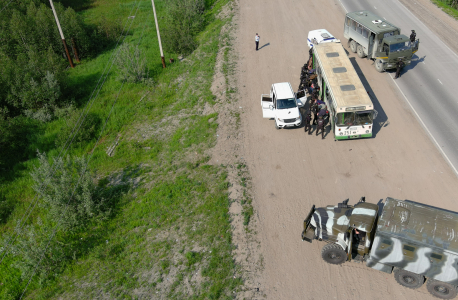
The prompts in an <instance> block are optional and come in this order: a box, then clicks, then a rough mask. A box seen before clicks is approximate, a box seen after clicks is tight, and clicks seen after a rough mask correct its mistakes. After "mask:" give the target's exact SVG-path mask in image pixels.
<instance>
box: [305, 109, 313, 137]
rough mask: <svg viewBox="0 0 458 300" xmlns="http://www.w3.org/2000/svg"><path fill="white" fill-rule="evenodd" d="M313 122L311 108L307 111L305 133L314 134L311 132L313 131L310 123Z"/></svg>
mask: <svg viewBox="0 0 458 300" xmlns="http://www.w3.org/2000/svg"><path fill="white" fill-rule="evenodd" d="M311 121H312V112H311V111H310V108H309V109H307V115H306V117H305V126H304V131H305V132H307V131H308V133H309V135H310V134H312V132H311V130H312V125H310V122H311Z"/></svg>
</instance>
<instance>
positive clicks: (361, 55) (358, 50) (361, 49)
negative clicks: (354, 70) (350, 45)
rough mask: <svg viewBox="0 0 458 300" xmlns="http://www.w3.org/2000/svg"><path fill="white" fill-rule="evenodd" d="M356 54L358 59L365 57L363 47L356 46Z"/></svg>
mask: <svg viewBox="0 0 458 300" xmlns="http://www.w3.org/2000/svg"><path fill="white" fill-rule="evenodd" d="M356 53H357V54H358V57H360V58H363V57H364V56H366V55H365V54H364V49H363V46H361V45H358V47H356Z"/></svg>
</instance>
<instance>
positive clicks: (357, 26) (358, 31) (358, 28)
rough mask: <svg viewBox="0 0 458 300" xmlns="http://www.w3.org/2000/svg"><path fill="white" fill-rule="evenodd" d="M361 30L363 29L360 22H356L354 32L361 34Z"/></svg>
mask: <svg viewBox="0 0 458 300" xmlns="http://www.w3.org/2000/svg"><path fill="white" fill-rule="evenodd" d="M362 30H363V26H361V25H360V24H356V32H357V33H359V34H361V31H362Z"/></svg>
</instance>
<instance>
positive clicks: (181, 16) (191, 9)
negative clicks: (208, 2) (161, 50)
mask: <svg viewBox="0 0 458 300" xmlns="http://www.w3.org/2000/svg"><path fill="white" fill-rule="evenodd" d="M204 12H205V1H204V0H172V1H170V2H168V5H167V13H166V26H165V28H164V39H163V43H164V47H165V48H166V49H167V50H168V51H171V52H175V53H181V54H189V53H191V52H192V51H193V50H194V49H195V48H196V47H197V42H196V40H195V37H196V35H197V34H198V33H199V32H200V31H201V30H202V28H203V25H204V20H205V19H204Z"/></svg>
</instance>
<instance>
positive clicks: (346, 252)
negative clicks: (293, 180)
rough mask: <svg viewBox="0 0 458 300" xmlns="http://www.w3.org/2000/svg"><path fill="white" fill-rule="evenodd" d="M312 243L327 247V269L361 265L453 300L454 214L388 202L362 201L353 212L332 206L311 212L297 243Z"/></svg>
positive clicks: (457, 256) (457, 252)
mask: <svg viewBox="0 0 458 300" xmlns="http://www.w3.org/2000/svg"><path fill="white" fill-rule="evenodd" d="M379 206H380V207H383V208H380V209H379ZM379 210H380V211H379ZM380 212H381V213H380ZM314 239H318V240H320V241H325V242H326V243H327V244H326V245H325V246H324V247H323V249H322V252H321V255H322V258H323V259H324V260H325V261H326V262H328V263H330V264H342V263H344V262H346V261H352V260H356V261H359V262H365V263H366V265H367V266H368V267H370V268H373V269H376V270H379V271H383V272H386V273H388V274H391V273H394V276H395V279H396V281H397V282H398V283H399V284H400V285H403V286H405V287H408V288H411V289H416V288H419V287H420V286H422V285H423V284H424V283H425V281H426V287H427V289H428V291H429V292H430V293H431V294H432V295H433V296H435V297H438V298H440V299H453V298H455V297H456V295H457V287H458V213H457V212H453V211H448V210H445V209H441V208H437V207H433V206H429V205H425V204H421V203H417V202H414V201H410V200H397V199H393V198H387V199H386V201H385V203H384V204H383V203H379V204H378V205H376V204H372V203H366V202H365V199H364V197H363V198H361V200H360V201H359V202H358V203H357V204H355V205H354V206H352V205H348V199H347V200H345V201H343V202H342V203H339V204H338V205H337V206H327V207H323V208H315V206H313V207H312V209H311V210H310V212H309V214H308V215H307V217H306V219H305V220H304V230H303V231H302V240H304V241H308V242H310V243H311V242H312V241H313V240H314Z"/></svg>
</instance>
